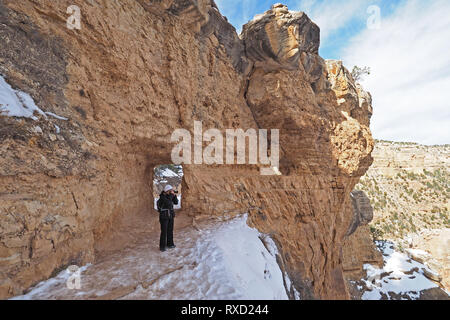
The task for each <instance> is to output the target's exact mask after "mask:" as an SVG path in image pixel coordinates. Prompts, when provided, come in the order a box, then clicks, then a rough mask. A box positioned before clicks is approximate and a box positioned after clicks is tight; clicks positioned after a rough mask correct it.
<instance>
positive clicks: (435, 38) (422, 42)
mask: <svg viewBox="0 0 450 320" xmlns="http://www.w3.org/2000/svg"><path fill="white" fill-rule="evenodd" d="M382 14H383V12H382ZM449 16H450V1H447V0H436V1H417V0H410V1H407V2H405V3H403V4H402V5H400V6H399V7H398V8H397V9H396V10H395V12H393V13H392V14H391V15H390V16H389V17H387V18H385V19H383V16H382V22H381V29H379V30H369V29H365V30H363V31H362V32H361V33H360V34H358V35H357V36H356V37H355V38H353V39H352V40H351V41H350V44H349V45H348V47H346V48H345V49H343V52H342V53H343V54H342V56H343V60H344V63H345V65H346V66H348V67H351V66H353V65H359V66H369V67H371V69H372V74H371V75H370V76H368V77H367V78H366V80H365V81H364V82H363V85H364V86H365V88H366V89H368V90H369V91H370V92H371V93H372V95H373V101H374V116H373V118H372V132H373V134H374V136H375V137H376V138H380V139H388V140H396V141H415V142H420V143H424V144H444V143H450V41H449V39H450V19H449V18H448V17H449Z"/></svg>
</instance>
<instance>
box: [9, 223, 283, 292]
mask: <svg viewBox="0 0 450 320" xmlns="http://www.w3.org/2000/svg"><path fill="white" fill-rule="evenodd" d="M246 221H247V216H246V215H244V216H240V217H237V218H234V219H232V220H223V221H209V222H204V223H202V224H201V225H198V226H197V229H195V228H185V229H183V230H180V231H179V232H176V233H175V241H176V244H177V248H175V249H173V250H168V251H166V252H163V253H161V252H159V250H158V247H157V243H158V241H157V240H158V239H157V236H158V235H155V236H154V237H153V238H152V239H147V241H146V242H145V243H142V244H141V245H138V246H136V247H134V248H131V249H126V250H123V251H121V252H117V253H115V254H113V255H111V256H109V257H107V258H106V259H104V260H103V261H101V262H99V263H97V264H94V265H90V266H86V267H84V268H83V269H82V270H81V272H80V286H81V288H80V289H79V290H77V289H69V288H68V287H67V281H68V279H69V278H70V276H71V273H70V272H68V271H63V272H62V273H61V274H60V275H58V276H57V277H55V278H53V279H50V280H47V281H44V282H42V283H40V284H38V285H37V286H36V287H35V288H33V289H32V290H31V291H30V292H28V293H27V294H26V295H24V296H20V297H16V298H14V299H99V298H100V299H213V300H214V299H250V300H252V299H263V300H271V299H287V298H288V296H287V294H286V290H285V286H284V282H286V283H288V284H289V283H290V281H289V279H288V278H287V277H285V279H284V281H283V274H282V272H281V270H280V268H279V266H278V264H277V262H276V253H277V248H276V246H275V244H274V242H273V241H272V240H271V239H270V238H269V237H268V236H265V235H262V234H260V233H259V232H258V231H257V230H255V229H252V228H250V227H249V226H248V225H247V223H246ZM263 242H264V243H263ZM72 287H73V286H72Z"/></svg>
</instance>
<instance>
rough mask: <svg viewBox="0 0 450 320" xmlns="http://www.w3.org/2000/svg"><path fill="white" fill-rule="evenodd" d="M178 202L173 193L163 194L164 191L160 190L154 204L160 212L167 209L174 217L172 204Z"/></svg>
mask: <svg viewBox="0 0 450 320" xmlns="http://www.w3.org/2000/svg"><path fill="white" fill-rule="evenodd" d="M174 204H175V205H177V204H178V198H177V196H176V195H173V194H165V193H164V192H161V194H160V195H159V199H158V201H157V202H156V206H157V208H158V211H159V213H160V216H161V213H162V212H163V211H165V210H169V211H170V214H171V216H172V217H175V211H174V210H173V205H174Z"/></svg>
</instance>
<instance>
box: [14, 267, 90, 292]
mask: <svg viewBox="0 0 450 320" xmlns="http://www.w3.org/2000/svg"><path fill="white" fill-rule="evenodd" d="M91 265H92V264H87V265H85V266H83V267H81V268H79V270H78V272H79V274H80V275H82V274H83V272H84V271H86V270H87V268H89V267H90V266H91ZM71 275H73V273H72V272H70V271H69V268H67V269H65V270H63V271H61V272H60V273H59V274H58V275H57V276H56V277H54V278H51V279H49V280H46V281H42V282H39V283H38V284H37V285H36V286H35V287H33V288H31V289H30V290H29V292H28V293H26V294H24V295H22V296H17V297H14V298H11V299H10V300H34V299H39V296H40V295H42V294H43V293H45V292H48V291H51V290H52V288H54V287H56V286H58V285H60V284H61V283H64V284H65V283H67V280H69V277H70V276H71Z"/></svg>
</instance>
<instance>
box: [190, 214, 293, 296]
mask: <svg viewBox="0 0 450 320" xmlns="http://www.w3.org/2000/svg"><path fill="white" fill-rule="evenodd" d="M260 236H261V234H260V233H259V232H258V231H257V230H256V229H253V228H250V227H249V226H248V225H247V215H244V216H242V217H239V218H236V219H234V220H232V221H230V222H228V223H226V224H225V225H223V226H222V227H221V228H219V229H218V230H216V231H215V232H214V234H213V235H212V236H211V237H212V241H213V243H215V246H214V250H216V251H217V253H218V254H217V256H218V257H220V258H221V259H220V260H221V261H220V265H221V266H223V268H224V269H225V270H224V272H225V274H224V276H225V277H226V278H227V282H228V283H229V284H230V285H231V286H232V287H233V288H235V290H236V291H237V293H238V295H239V296H240V297H241V299H249V300H254V299H257V300H273V299H276V300H280V299H287V298H288V297H287V294H286V289H285V288H284V284H283V274H282V272H281V270H280V267H279V266H278V263H277V261H276V256H275V254H276V251H275V248H276V247H275V244H274V243H273V241H272V239H270V238H269V237H267V236H266V237H265V240H266V243H271V245H269V246H268V247H269V248H270V249H271V250H270V251H269V250H268V249H267V248H266V247H265V246H264V244H263V243H262V242H261V240H260ZM269 239H270V240H269ZM198 245H199V246H202V244H201V243H198ZM205 249H206V248H205ZM271 251H272V252H271ZM215 267H217V266H215ZM216 298H220V297H216Z"/></svg>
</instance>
